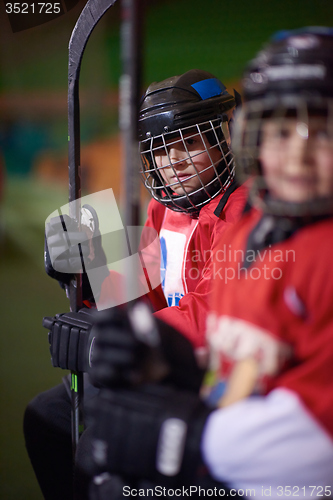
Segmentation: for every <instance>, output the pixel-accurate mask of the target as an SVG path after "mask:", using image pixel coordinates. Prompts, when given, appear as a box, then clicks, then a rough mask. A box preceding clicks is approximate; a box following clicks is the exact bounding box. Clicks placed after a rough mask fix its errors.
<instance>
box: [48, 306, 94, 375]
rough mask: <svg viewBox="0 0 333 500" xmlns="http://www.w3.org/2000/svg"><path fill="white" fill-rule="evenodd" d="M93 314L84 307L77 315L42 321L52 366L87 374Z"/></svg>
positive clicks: (90, 350)
mask: <svg viewBox="0 0 333 500" xmlns="http://www.w3.org/2000/svg"><path fill="white" fill-rule="evenodd" d="M94 317H95V311H94V310H91V309H88V308H83V309H80V310H79V311H78V312H68V313H64V314H57V315H56V316H55V317H53V318H50V317H45V318H43V326H44V328H47V329H48V330H49V335H48V339H49V344H50V353H51V360H52V365H53V366H54V367H59V368H63V369H65V370H73V371H81V372H87V371H88V370H89V368H90V365H91V359H92V349H93V343H94V334H93V332H92V327H93V324H94Z"/></svg>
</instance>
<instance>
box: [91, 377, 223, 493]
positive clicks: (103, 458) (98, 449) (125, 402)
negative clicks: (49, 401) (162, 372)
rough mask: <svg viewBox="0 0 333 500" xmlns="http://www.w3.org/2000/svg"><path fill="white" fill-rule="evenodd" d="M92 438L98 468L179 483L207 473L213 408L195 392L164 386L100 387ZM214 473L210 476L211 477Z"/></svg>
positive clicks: (187, 481) (190, 482) (163, 481)
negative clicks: (205, 443)
mask: <svg viewBox="0 0 333 500" xmlns="http://www.w3.org/2000/svg"><path fill="white" fill-rule="evenodd" d="M92 411H93V415H94V423H93V424H92V428H91V429H90V436H89V439H90V440H91V445H90V448H91V450H92V464H93V468H94V470H92V471H88V473H90V474H91V473H95V474H98V473H102V472H109V473H111V474H119V475H120V476H122V477H126V478H130V479H136V478H137V479H147V480H151V481H153V482H156V483H157V484H162V485H167V486H169V487H170V486H175V485H186V484H194V481H197V480H198V478H199V479H200V478H201V479H202V478H203V477H207V476H209V474H208V471H207V469H206V467H205V466H204V464H203V460H202V456H201V451H200V443H201V436H202V432H203V429H204V426H205V423H206V420H207V417H208V416H209V415H210V413H211V412H212V411H213V410H212V409H210V408H208V407H207V406H205V405H204V404H203V403H202V401H201V400H200V399H199V397H198V396H197V395H195V394H193V393H190V392H185V391H178V390H175V389H173V388H170V387H165V386H158V385H155V386H150V387H148V386H147V387H146V388H145V389H144V390H141V391H126V390H118V391H111V390H109V389H102V390H101V391H100V393H99V395H98V397H97V399H96V400H95V402H94V407H93V409H92ZM209 477H210V476H209Z"/></svg>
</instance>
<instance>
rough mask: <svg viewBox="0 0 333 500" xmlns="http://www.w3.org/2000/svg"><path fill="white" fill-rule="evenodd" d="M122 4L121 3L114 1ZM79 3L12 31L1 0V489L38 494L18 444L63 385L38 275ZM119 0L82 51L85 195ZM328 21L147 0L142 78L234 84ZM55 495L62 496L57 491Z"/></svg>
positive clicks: (108, 168) (115, 172)
mask: <svg viewBox="0 0 333 500" xmlns="http://www.w3.org/2000/svg"><path fill="white" fill-rule="evenodd" d="M119 1H120V0H119ZM84 4H85V1H80V2H79V4H78V5H77V6H76V7H75V8H74V9H72V10H71V11H70V12H68V13H67V14H65V15H63V16H61V17H59V18H58V19H55V20H53V21H51V22H49V23H47V24H45V25H42V26H39V27H35V28H31V29H28V30H25V31H21V32H18V33H15V34H13V33H12V32H11V28H10V24H9V21H8V19H7V17H6V14H5V10H4V4H3V3H0V172H1V181H0V186H1V191H0V193H1V194H0V258H1V260H0V272H1V274H0V276H1V292H0V293H1V302H0V303H1V311H2V319H1V322H0V324H1V333H0V338H1V354H0V356H1V363H0V371H1V393H0V394H1V396H0V397H1V402H0V403H1V404H0V424H1V426H0V450H1V451H0V453H1V464H0V465H1V483H0V497H1V498H2V499H4V500H41V499H42V495H41V493H40V491H39V488H38V485H37V482H36V480H35V477H34V474H33V471H32V469H31V466H30V463H29V460H28V457H27V455H26V452H25V447H24V441H23V434H22V417H23V412H24V408H25V406H26V405H27V403H28V402H29V400H30V399H31V398H32V397H33V396H34V395H36V394H37V393H38V392H40V391H42V390H45V389H47V388H48V387H51V386H52V385H54V384H56V383H58V382H60V380H61V377H62V375H63V374H64V373H62V371H61V370H58V369H53V368H52V367H51V364H50V356H49V351H48V343H47V332H46V331H45V330H44V329H43V328H42V326H41V321H42V317H43V316H45V315H54V314H55V313H56V312H61V311H66V310H68V301H67V299H66V297H65V296H64V293H63V291H62V290H61V289H60V287H59V286H58V284H57V283H56V282H53V281H52V280H51V279H49V278H48V277H47V276H46V275H45V273H44V271H43V240H44V229H43V227H44V221H45V219H46V217H47V216H48V215H49V214H50V213H51V212H53V211H54V210H56V209H57V208H58V207H59V206H60V205H62V204H64V203H66V202H67V197H68V195H67V101H66V99H67V46H68V41H69V38H70V34H71V31H72V29H73V27H74V24H75V22H76V20H77V18H78V15H79V13H80V11H81V10H82V8H83V6H84ZM118 4H119V2H117V4H116V5H115V7H113V8H112V9H111V10H110V12H109V13H108V14H107V15H106V16H105V17H104V18H103V19H102V21H101V22H100V23H99V24H98V26H97V27H96V29H95V31H94V33H93V35H92V37H91V39H90V41H89V43H88V46H87V49H86V53H85V56H84V59H83V64H82V72H81V80H80V88H81V129H82V130H81V136H82V153H81V156H82V162H81V163H82V169H83V185H84V190H85V192H94V191H96V190H99V189H103V188H107V187H113V188H114V190H115V192H116V195H117V196H119V190H120V184H121V172H120V161H119V140H118V136H117V132H118V126H117V83H118V79H119V76H120V72H121V64H120V58H119V5H118ZM306 25H333V2H332V1H331V0H269V1H268V0H251V1H249V0H232V1H231V0H207V1H206V2H201V1H198V0H191V1H190V0H167V1H166V0H150V1H149V0H146V15H145V44H144V67H143V79H144V85H145V86H146V85H148V84H149V83H150V82H151V81H154V80H155V81H158V80H162V79H164V78H167V77H169V76H171V75H175V74H179V73H183V72H185V71H187V70H189V69H192V68H201V69H205V70H207V71H210V72H212V73H214V74H216V76H218V77H219V78H220V79H221V80H222V81H223V82H224V83H226V85H227V87H229V89H231V88H232V87H236V88H237V89H238V90H239V89H240V88H239V79H240V76H241V73H242V69H243V67H244V64H245V63H246V61H247V60H248V59H250V58H251V57H253V55H254V54H255V52H256V51H257V50H258V49H259V48H260V47H261V46H262V44H263V42H264V41H266V40H267V39H268V38H269V37H270V35H271V34H272V33H273V32H275V31H276V30H279V29H292V28H297V27H301V26H306ZM59 500H61V499H59Z"/></svg>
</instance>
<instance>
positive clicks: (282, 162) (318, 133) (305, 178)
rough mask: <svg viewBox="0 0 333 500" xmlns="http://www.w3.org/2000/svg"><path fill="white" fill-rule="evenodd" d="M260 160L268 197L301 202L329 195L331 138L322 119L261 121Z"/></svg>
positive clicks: (332, 164) (332, 190) (332, 168)
mask: <svg viewBox="0 0 333 500" xmlns="http://www.w3.org/2000/svg"><path fill="white" fill-rule="evenodd" d="M260 160H261V164H262V168H263V174H264V176H265V181H266V184H267V187H268V189H269V192H270V194H271V196H273V197H275V198H278V199H280V200H282V201H288V202H293V203H303V202H307V201H311V200H314V199H317V198H326V197H331V196H333V137H332V130H330V129H329V127H328V126H327V119H326V118H324V117H319V116H313V117H310V119H309V123H308V125H306V124H305V123H302V122H300V121H299V120H296V118H284V119H283V120H278V119H276V120H273V119H271V120H265V123H264V125H263V129H262V143H261V148H260Z"/></svg>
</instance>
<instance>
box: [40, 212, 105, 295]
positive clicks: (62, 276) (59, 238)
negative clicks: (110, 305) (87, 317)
mask: <svg viewBox="0 0 333 500" xmlns="http://www.w3.org/2000/svg"><path fill="white" fill-rule="evenodd" d="M81 228H82V229H81V230H80V231H79V229H78V224H77V222H76V221H75V220H74V219H72V218H71V217H69V216H68V215H61V216H59V217H53V218H52V219H51V220H50V221H49V222H48V223H47V224H46V226H45V244H44V267H45V271H46V273H47V274H48V275H49V276H50V277H51V278H54V279H56V280H57V281H59V283H60V285H61V286H62V288H64V287H65V285H68V284H69V283H70V281H71V280H72V279H73V277H74V275H75V274H77V273H82V274H83V276H82V287H83V298H84V300H85V299H91V298H92V296H93V294H92V291H91V287H90V284H89V280H88V277H87V274H86V271H87V270H90V269H96V268H99V274H100V281H101V283H102V282H103V280H104V279H105V277H106V276H107V275H108V274H109V271H108V268H107V266H106V263H107V262H106V255H105V252H104V250H103V248H102V237H101V233H100V231H99V230H98V229H96V230H95V231H94V233H92V232H91V231H90V229H89V228H87V227H86V226H85V225H82V226H81ZM79 245H80V246H79ZM95 279H96V278H95Z"/></svg>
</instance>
